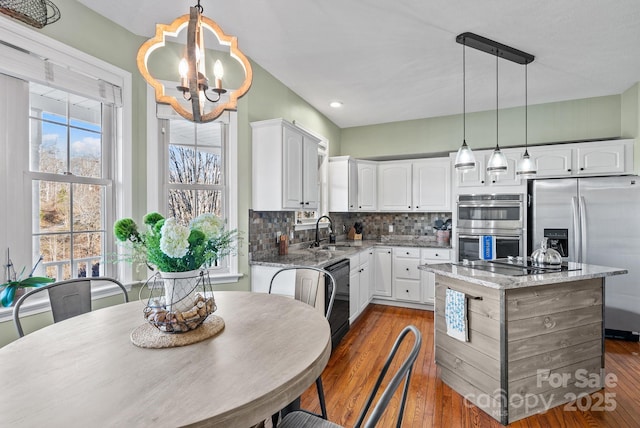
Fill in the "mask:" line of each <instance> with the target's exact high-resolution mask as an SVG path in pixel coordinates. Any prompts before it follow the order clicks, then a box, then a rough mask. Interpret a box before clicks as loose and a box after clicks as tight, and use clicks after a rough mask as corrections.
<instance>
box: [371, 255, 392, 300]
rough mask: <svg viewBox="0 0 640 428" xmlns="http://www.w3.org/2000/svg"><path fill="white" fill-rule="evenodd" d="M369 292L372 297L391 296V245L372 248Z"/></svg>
mask: <svg viewBox="0 0 640 428" xmlns="http://www.w3.org/2000/svg"><path fill="white" fill-rule="evenodd" d="M371 270H372V272H373V274H372V277H371V294H372V295H373V296H374V297H389V298H390V297H391V280H392V276H391V247H376V248H374V249H373V264H372V269H371Z"/></svg>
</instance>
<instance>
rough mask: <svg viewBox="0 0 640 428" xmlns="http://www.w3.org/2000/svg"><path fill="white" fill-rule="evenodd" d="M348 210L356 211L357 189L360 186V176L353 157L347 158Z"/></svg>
mask: <svg viewBox="0 0 640 428" xmlns="http://www.w3.org/2000/svg"><path fill="white" fill-rule="evenodd" d="M347 186H348V188H349V196H348V199H349V207H348V208H349V209H348V210H349V211H357V210H358V203H359V201H358V198H359V193H358V191H359V190H358V189H359V188H360V176H359V170H358V165H357V162H356V161H355V160H353V159H349V183H348V185H347Z"/></svg>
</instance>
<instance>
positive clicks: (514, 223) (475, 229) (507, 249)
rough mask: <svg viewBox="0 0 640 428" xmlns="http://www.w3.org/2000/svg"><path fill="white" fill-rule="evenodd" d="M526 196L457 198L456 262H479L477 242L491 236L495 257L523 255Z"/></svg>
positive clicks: (525, 250)
mask: <svg viewBox="0 0 640 428" xmlns="http://www.w3.org/2000/svg"><path fill="white" fill-rule="evenodd" d="M526 198H527V195H525V194H478V195H458V201H457V224H456V232H457V240H458V242H457V245H458V261H463V260H465V259H466V260H478V259H480V258H481V257H480V255H481V253H480V248H481V246H480V242H481V239H482V238H483V237H484V236H491V237H493V241H494V242H495V252H494V257H495V258H504V257H508V256H516V257H517V256H522V257H524V256H526V255H527V248H526V247H527V237H526V228H527V204H526Z"/></svg>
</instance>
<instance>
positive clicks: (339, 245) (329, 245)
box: [320, 244, 353, 250]
mask: <svg viewBox="0 0 640 428" xmlns="http://www.w3.org/2000/svg"><path fill="white" fill-rule="evenodd" d="M351 247H353V245H351V244H327V245H323V246H322V247H320V248H322V249H323V250H333V249H340V248H351Z"/></svg>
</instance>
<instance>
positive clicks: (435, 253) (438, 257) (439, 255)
mask: <svg viewBox="0 0 640 428" xmlns="http://www.w3.org/2000/svg"><path fill="white" fill-rule="evenodd" d="M422 259H423V260H429V261H431V260H433V261H440V262H448V261H449V260H451V250H450V249H440V248H423V249H422Z"/></svg>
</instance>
